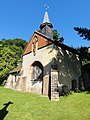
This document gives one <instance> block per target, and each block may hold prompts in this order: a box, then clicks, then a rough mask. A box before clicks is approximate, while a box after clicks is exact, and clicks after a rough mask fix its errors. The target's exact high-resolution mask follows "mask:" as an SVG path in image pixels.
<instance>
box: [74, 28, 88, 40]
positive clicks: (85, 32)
mask: <svg viewBox="0 0 90 120" xmlns="http://www.w3.org/2000/svg"><path fill="white" fill-rule="evenodd" d="M74 30H75V31H77V32H78V35H80V37H84V39H86V40H90V29H87V28H81V27H74Z"/></svg>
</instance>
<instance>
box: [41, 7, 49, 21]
mask: <svg viewBox="0 0 90 120" xmlns="http://www.w3.org/2000/svg"><path fill="white" fill-rule="evenodd" d="M44 6H45V14H44V19H43V23H46V22H47V23H50V20H49V16H48V12H47V10H48V8H49V6H47V5H44Z"/></svg>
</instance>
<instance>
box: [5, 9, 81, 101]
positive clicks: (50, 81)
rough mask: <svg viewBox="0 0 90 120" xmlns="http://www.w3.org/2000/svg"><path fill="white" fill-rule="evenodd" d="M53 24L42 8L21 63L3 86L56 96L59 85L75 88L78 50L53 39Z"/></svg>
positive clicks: (79, 67)
mask: <svg viewBox="0 0 90 120" xmlns="http://www.w3.org/2000/svg"><path fill="white" fill-rule="evenodd" d="M52 29H53V25H52V23H51V22H50V20H49V16H48V11H47V9H46V11H45V14H44V19H43V22H42V24H40V31H34V33H33V35H32V37H31V38H30V41H29V42H28V44H27V46H26V48H25V50H24V52H23V55H22V58H23V62H22V65H20V66H19V67H18V69H16V68H15V69H14V70H13V71H11V72H10V74H9V77H8V79H7V82H6V85H5V87H8V88H12V89H14V90H19V91H25V92H33V93H37V94H41V95H44V96H47V97H49V98H50V99H51V100H59V96H60V95H61V94H62V90H63V87H66V88H67V89H68V90H75V89H79V86H80V77H81V62H80V54H79V53H78V52H77V51H76V50H75V49H73V48H71V47H69V46H67V45H65V44H63V43H61V42H60V41H57V40H54V39H53V34H52Z"/></svg>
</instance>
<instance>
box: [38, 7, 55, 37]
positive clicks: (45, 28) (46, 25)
mask: <svg viewBox="0 0 90 120" xmlns="http://www.w3.org/2000/svg"><path fill="white" fill-rule="evenodd" d="M45 7H46V10H45V14H44V19H43V23H42V24H41V25H40V29H41V32H42V34H44V35H46V36H48V37H50V38H51V39H53V35H52V28H53V25H52V24H51V23H50V20H49V16H48V11H47V9H48V6H45Z"/></svg>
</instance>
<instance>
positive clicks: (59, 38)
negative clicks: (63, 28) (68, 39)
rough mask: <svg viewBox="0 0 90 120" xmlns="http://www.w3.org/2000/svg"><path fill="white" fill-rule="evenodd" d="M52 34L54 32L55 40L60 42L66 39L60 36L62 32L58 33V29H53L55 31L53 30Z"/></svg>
mask: <svg viewBox="0 0 90 120" xmlns="http://www.w3.org/2000/svg"><path fill="white" fill-rule="evenodd" d="M52 34H53V39H54V40H56V41H60V42H63V41H64V38H63V37H59V36H60V34H59V33H58V31H57V30H53V31H52Z"/></svg>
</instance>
